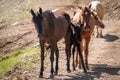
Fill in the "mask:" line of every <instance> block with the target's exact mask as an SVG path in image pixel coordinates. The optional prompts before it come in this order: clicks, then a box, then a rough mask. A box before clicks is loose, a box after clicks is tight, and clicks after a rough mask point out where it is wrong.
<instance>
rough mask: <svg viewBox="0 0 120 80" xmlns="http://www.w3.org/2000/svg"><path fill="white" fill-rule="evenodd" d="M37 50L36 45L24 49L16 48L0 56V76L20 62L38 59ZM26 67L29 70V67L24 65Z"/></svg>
mask: <svg viewBox="0 0 120 80" xmlns="http://www.w3.org/2000/svg"><path fill="white" fill-rule="evenodd" d="M38 52H39V47H36V48H30V49H26V50H18V51H16V52H14V53H12V54H11V55H9V56H6V57H5V56H0V77H3V76H4V75H5V74H6V73H7V72H8V71H10V70H12V69H14V68H15V67H17V66H19V65H21V64H24V63H27V62H32V61H36V60H38V59H39V54H38ZM26 69H27V70H29V69H30V67H28V66H26Z"/></svg>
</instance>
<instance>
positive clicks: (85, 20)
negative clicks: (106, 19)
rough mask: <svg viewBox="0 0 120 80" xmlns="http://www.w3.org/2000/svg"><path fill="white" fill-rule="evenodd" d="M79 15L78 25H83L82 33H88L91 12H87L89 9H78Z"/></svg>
mask: <svg viewBox="0 0 120 80" xmlns="http://www.w3.org/2000/svg"><path fill="white" fill-rule="evenodd" d="M79 9H80V15H79V23H80V24H82V25H83V30H84V31H89V30H90V28H91V26H90V18H91V11H90V10H89V7H80V6H79Z"/></svg>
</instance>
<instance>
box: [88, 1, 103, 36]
mask: <svg viewBox="0 0 120 80" xmlns="http://www.w3.org/2000/svg"><path fill="white" fill-rule="evenodd" d="M89 5H91V7H90V10H91V11H92V12H94V14H95V15H97V16H98V17H99V18H100V19H101V20H103V17H104V9H103V6H102V4H101V2H99V1H92V2H91V3H90V4H89ZM95 25H96V29H97V36H96V37H102V36H103V34H102V28H100V27H99V25H98V24H97V23H96V24H95ZM93 34H94V33H93Z"/></svg>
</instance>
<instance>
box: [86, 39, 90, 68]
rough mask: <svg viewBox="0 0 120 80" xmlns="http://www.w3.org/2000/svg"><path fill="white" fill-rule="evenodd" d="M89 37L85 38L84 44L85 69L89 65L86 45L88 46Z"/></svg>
mask: <svg viewBox="0 0 120 80" xmlns="http://www.w3.org/2000/svg"><path fill="white" fill-rule="evenodd" d="M90 39H91V37H88V38H86V41H85V45H86V48H85V66H86V68H87V69H89V67H88V53H89V51H88V47H89V42H90Z"/></svg>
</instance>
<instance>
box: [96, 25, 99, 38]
mask: <svg viewBox="0 0 120 80" xmlns="http://www.w3.org/2000/svg"><path fill="white" fill-rule="evenodd" d="M96 29H97V35H96V37H97V38H98V37H99V29H98V26H96Z"/></svg>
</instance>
